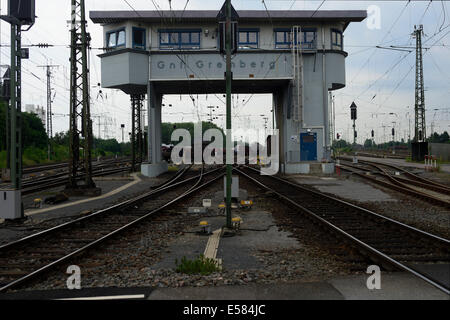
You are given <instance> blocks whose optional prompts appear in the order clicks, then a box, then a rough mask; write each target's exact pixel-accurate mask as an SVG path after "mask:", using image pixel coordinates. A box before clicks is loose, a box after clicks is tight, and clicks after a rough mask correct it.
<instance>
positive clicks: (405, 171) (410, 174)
mask: <svg viewBox="0 0 450 320" xmlns="http://www.w3.org/2000/svg"><path fill="white" fill-rule="evenodd" d="M341 159H346V160H350V161H351V158H346V157H341ZM358 161H359V162H361V163H366V164H369V165H371V164H375V165H382V166H385V167H390V168H392V169H395V170H398V171H401V172H403V173H404V174H405V175H407V176H409V177H411V178H413V179H416V180H419V181H422V182H423V183H427V184H432V185H435V186H438V187H441V188H444V189H449V190H450V187H448V186H446V185H443V184H440V183H438V182H435V181H432V180H429V179H425V178H422V177H420V176H418V175H416V174H414V173H412V172H410V171H408V170H405V169H403V168H400V167H398V166H396V165H393V164H389V163H381V162H377V161H369V160H360V159H358Z"/></svg>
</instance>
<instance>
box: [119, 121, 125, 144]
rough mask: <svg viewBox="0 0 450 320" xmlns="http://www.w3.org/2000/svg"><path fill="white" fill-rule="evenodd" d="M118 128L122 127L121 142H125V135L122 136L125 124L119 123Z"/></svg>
mask: <svg viewBox="0 0 450 320" xmlns="http://www.w3.org/2000/svg"><path fill="white" fill-rule="evenodd" d="M120 128H121V129H122V143H125V136H124V130H125V124H123V123H122V124H121V125H120Z"/></svg>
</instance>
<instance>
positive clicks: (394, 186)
mask: <svg viewBox="0 0 450 320" xmlns="http://www.w3.org/2000/svg"><path fill="white" fill-rule="evenodd" d="M341 168H342V169H343V170H346V171H350V172H352V173H353V174H356V175H358V176H360V177H362V178H364V179H367V180H370V181H372V182H374V183H377V184H379V185H382V186H384V187H387V188H390V189H393V190H396V191H399V192H402V193H405V194H409V195H412V196H415V197H418V198H421V199H423V200H425V201H428V202H431V203H433V204H435V205H439V206H441V207H444V208H447V209H448V208H450V202H449V201H446V200H444V199H440V198H437V197H434V196H432V195H430V194H428V193H420V192H418V191H416V190H414V189H412V188H410V187H408V186H407V185H405V184H404V183H402V182H398V181H396V180H395V183H397V184H394V183H390V182H386V181H382V180H379V179H376V178H374V177H371V176H368V175H367V174H363V173H361V172H358V171H355V170H354V169H351V167H350V166H347V165H344V164H341ZM386 178H388V179H389V180H391V181H393V180H392V179H394V178H393V177H390V176H389V175H387V176H386Z"/></svg>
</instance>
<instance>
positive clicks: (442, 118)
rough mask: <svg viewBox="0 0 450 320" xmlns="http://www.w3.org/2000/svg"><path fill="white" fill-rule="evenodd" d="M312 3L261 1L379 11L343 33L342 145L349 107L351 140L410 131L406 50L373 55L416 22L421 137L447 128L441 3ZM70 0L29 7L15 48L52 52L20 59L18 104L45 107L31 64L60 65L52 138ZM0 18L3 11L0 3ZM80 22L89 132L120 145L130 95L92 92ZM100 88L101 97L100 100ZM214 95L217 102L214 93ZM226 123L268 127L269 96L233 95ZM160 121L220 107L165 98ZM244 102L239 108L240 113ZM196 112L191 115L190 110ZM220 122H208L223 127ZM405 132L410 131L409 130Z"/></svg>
mask: <svg viewBox="0 0 450 320" xmlns="http://www.w3.org/2000/svg"><path fill="white" fill-rule="evenodd" d="M127 1H128V3H129V4H131V5H132V6H133V7H134V8H135V9H136V10H154V9H155V7H154V5H153V3H156V4H157V5H158V6H159V7H160V8H162V9H169V1H168V0H127ZM322 2H323V1H321V0H316V1H303V0H297V1H294V0H265V3H266V5H267V7H268V8H269V10H288V9H294V10H295V9H297V10H301V9H308V10H310V9H314V10H315V9H317V8H318V7H319V6H320V5H321V4H322V5H321V6H320V10H330V9H336V10H344V9H345V10H349V9H352V10H367V9H368V7H369V6H370V5H377V6H379V8H380V9H381V28H380V29H370V28H368V26H367V24H366V22H365V21H364V22H362V23H351V24H350V26H349V27H348V28H347V30H346V32H345V35H344V36H345V40H344V49H345V50H346V51H347V52H348V53H349V56H348V58H347V59H346V73H347V75H346V77H347V86H346V88H344V89H341V90H337V91H334V95H335V101H336V129H337V132H339V133H341V134H342V135H343V138H345V139H351V138H350V136H351V131H350V129H351V121H350V112H349V107H350V104H351V102H352V101H355V102H356V104H357V105H358V108H359V110H358V111H359V118H358V121H357V127H358V132H359V137H358V138H359V139H358V140H359V142H363V141H364V139H366V138H367V137H369V135H370V131H371V130H372V129H373V130H375V135H376V137H375V139H376V141H377V142H382V141H383V140H384V139H389V138H390V137H389V135H390V133H391V128H392V126H393V125H394V124H393V122H395V127H396V129H397V132H398V135H399V137H407V135H408V131H409V118H408V117H407V115H410V116H411V131H412V132H413V131H414V129H413V127H414V112H413V111H414V97H415V96H414V85H415V70H414V65H415V52H414V51H413V52H411V53H409V52H404V51H393V50H384V49H377V48H375V46H376V45H382V46H390V45H395V46H414V45H415V40H414V39H413V38H412V37H411V33H412V32H413V31H414V25H415V24H419V23H422V24H423V25H424V31H425V35H426V36H425V37H424V39H423V42H424V46H425V47H430V46H432V45H433V46H432V47H431V48H430V49H428V50H427V51H426V52H425V51H424V78H425V87H426V92H425V101H426V108H427V113H426V116H427V119H426V120H427V130H428V133H429V132H431V126H433V128H434V131H437V132H443V131H444V130H447V131H449V129H450V128H449V126H450V104H449V100H450V58H449V57H450V44H449V42H450V28H449V26H450V24H449V23H450V5H449V3H448V2H447V1H438V0H434V1H432V2H431V4H430V1H411V2H410V3H409V4H407V3H408V2H407V1H332V0H328V1H325V2H324V3H322ZM70 3H71V1H70V0H36V15H37V16H38V18H37V19H36V24H35V25H34V26H33V28H32V29H31V30H30V31H28V32H24V33H23V40H22V42H23V44H24V45H26V44H38V43H49V44H52V45H55V47H53V48H47V49H39V48H36V47H32V48H30V60H25V61H24V62H23V91H22V92H23V93H22V95H23V96H22V100H23V107H24V106H25V104H36V105H42V106H45V105H46V76H45V70H44V69H43V68H41V67H40V66H42V65H46V64H52V65H59V67H58V69H54V77H53V79H52V87H53V88H54V92H55V99H54V103H53V112H54V113H55V117H54V132H59V131H65V130H67V129H68V127H69V119H68V117H67V114H68V113H69V48H68V47H67V45H68V44H69V41H70V36H69V27H68V23H67V20H70ZM232 3H233V5H234V6H235V8H236V9H238V10H239V9H241V10H243V9H247V10H251V9H254V10H264V4H263V3H262V1H261V0H233V1H232ZM185 4H186V0H172V8H173V9H180V10H181V9H183V8H184V6H185ZM222 4H223V0H208V1H205V0H190V1H188V5H187V10H194V9H197V10H198V9H204V10H219V9H220V7H221V5H222ZM1 5H2V14H6V10H7V0H1ZM86 6H87V10H88V11H90V10H131V9H130V7H129V6H128V5H127V3H126V1H125V0H86ZM88 21H89V27H88V28H89V32H90V33H91V36H92V47H93V49H92V50H91V55H90V56H91V62H90V64H91V68H90V70H91V86H92V88H91V95H92V100H93V104H92V114H93V115H94V117H93V121H94V135H95V136H98V123H99V121H100V124H101V136H102V138H104V137H111V138H116V139H118V140H119V141H120V140H121V131H120V124H121V123H125V124H126V126H127V127H128V128H129V127H130V123H131V119H130V111H129V110H130V103H129V97H128V96H127V95H125V94H124V93H122V92H121V91H118V90H109V89H101V88H99V87H98V85H97V84H98V83H100V82H101V79H100V77H101V75H100V59H99V58H98V57H97V55H98V54H100V53H101V51H100V50H98V49H96V48H101V47H102V44H103V35H102V28H101V26H99V25H96V24H93V23H92V21H90V20H88ZM9 37H10V27H9V25H8V24H7V23H6V22H2V23H1V44H2V45H9V43H10V41H9ZM9 52H10V48H9V47H4V46H2V47H1V54H0V57H1V62H0V64H3V65H4V64H9V63H10V59H9V57H10V54H9ZM100 90H102V91H103V96H102V95H100V94H99V92H100ZM219 97H220V98H221V96H219ZM233 101H234V105H233V115H234V119H233V126H234V127H235V128H236V127H241V128H248V127H249V126H250V127H253V128H262V127H263V125H264V120H263V117H262V116H261V115H266V116H267V117H268V118H269V119H270V120H269V123H268V125H269V126H271V122H270V121H271V113H270V110H271V108H272V106H271V105H272V97H271V95H255V96H253V97H252V98H251V99H250V96H249V95H239V97H238V96H235V97H234V100H233ZM164 103H165V104H166V105H168V104H172V105H173V107H172V108H168V107H166V108H164V110H163V121H167V122H177V121H192V120H197V119H198V114H200V117H201V118H202V120H207V119H208V115H207V114H208V109H207V108H206V107H207V106H209V105H215V106H219V110H218V111H217V113H218V114H224V113H225V106H224V104H223V103H222V102H221V101H220V100H219V99H218V98H217V97H216V96H214V95H209V96H199V99H198V100H196V104H195V105H193V103H192V101H191V99H190V98H189V97H181V100H180V97H179V96H177V97H174V96H169V97H166V99H165V102H164ZM244 103H245V106H243V105H244ZM197 110H198V112H197ZM222 119H223V117H221V118H220V119H219V121H216V123H217V124H218V125H220V126H223V125H224V121H222ZM412 135H413V133H412Z"/></svg>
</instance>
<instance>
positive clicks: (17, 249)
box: [0, 167, 224, 292]
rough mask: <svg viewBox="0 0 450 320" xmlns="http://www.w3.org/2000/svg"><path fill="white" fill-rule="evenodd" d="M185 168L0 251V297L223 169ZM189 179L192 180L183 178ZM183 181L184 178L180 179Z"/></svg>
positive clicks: (186, 193) (196, 187) (174, 200)
mask: <svg viewBox="0 0 450 320" xmlns="http://www.w3.org/2000/svg"><path fill="white" fill-rule="evenodd" d="M189 168H190V167H188V168H186V169H184V170H182V171H181V172H180V173H179V174H177V175H176V176H175V177H174V178H173V179H171V180H169V181H168V182H166V183H164V184H163V185H161V186H159V187H157V188H155V189H153V190H151V191H149V192H146V193H145V194H142V195H140V196H138V197H136V198H133V199H130V200H127V201H124V202H122V203H119V204H117V205H114V206H112V207H109V208H107V209H103V210H100V211H97V212H95V213H93V214H91V215H88V216H85V217H81V218H78V219H76V220H73V221H70V222H67V223H64V224H61V225H59V226H56V227H54V228H51V229H48V230H45V231H42V232H39V233H36V234H33V235H30V236H28V237H25V238H23V239H20V240H17V241H14V242H11V243H8V244H5V245H2V246H0V292H5V291H7V290H9V289H11V288H13V287H17V286H19V285H23V284H24V283H25V282H27V281H30V280H31V279H36V278H38V277H39V276H42V275H43V274H44V273H46V272H48V271H49V270H51V269H52V268H54V267H55V266H57V265H60V264H62V263H64V262H67V261H69V260H70V259H72V258H74V257H75V256H79V255H81V254H83V253H85V252H87V251H88V250H90V249H92V248H95V247H99V246H101V245H102V244H103V243H104V242H105V241H106V240H108V239H110V238H112V237H115V236H118V235H119V234H120V233H121V232H124V231H125V230H129V229H131V228H133V227H134V226H138V225H139V224H140V223H143V222H144V221H145V220H146V219H149V218H151V217H152V216H154V215H156V214H157V213H159V212H160V211H162V210H163V209H166V208H168V207H169V206H171V205H173V204H175V203H177V202H179V201H180V200H183V199H185V198H187V197H188V196H190V195H192V194H195V193H196V192H198V191H199V190H200V189H202V188H205V187H206V186H208V185H210V184H212V183H213V182H215V181H217V180H218V179H220V178H221V177H222V176H223V174H224V172H223V168H217V169H213V170H210V171H208V172H205V171H204V170H203V169H202V171H201V172H200V174H198V173H195V172H192V171H189ZM189 175H190V176H191V177H187V176H189ZM182 177H184V178H185V179H184V180H181V178H182ZM180 180H181V181H180ZM144 204H145V205H144Z"/></svg>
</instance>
